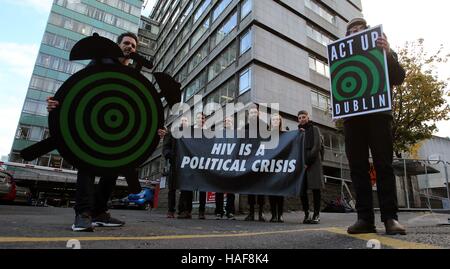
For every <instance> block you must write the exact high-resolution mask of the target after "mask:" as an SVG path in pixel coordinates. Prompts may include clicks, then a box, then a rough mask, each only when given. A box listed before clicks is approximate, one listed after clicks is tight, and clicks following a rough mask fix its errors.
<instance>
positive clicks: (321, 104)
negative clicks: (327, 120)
mask: <svg viewBox="0 0 450 269" xmlns="http://www.w3.org/2000/svg"><path fill="white" fill-rule="evenodd" d="M311 104H312V106H313V107H315V108H317V109H320V110H322V111H329V109H330V108H331V100H330V97H329V96H327V95H325V94H322V93H319V92H316V91H311Z"/></svg>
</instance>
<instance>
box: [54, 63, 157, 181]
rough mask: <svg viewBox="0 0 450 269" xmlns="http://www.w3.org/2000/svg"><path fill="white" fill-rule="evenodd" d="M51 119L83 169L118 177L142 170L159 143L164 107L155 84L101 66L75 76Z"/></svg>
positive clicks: (68, 154)
mask: <svg viewBox="0 0 450 269" xmlns="http://www.w3.org/2000/svg"><path fill="white" fill-rule="evenodd" d="M55 99H56V100H58V101H59V102H60V106H59V107H58V109H56V110H54V111H52V112H51V113H50V115H49V129H50V135H51V137H52V138H53V139H54V140H55V142H56V144H57V145H56V147H57V149H58V151H59V152H60V153H61V155H62V156H63V157H64V158H65V159H67V160H68V161H69V162H70V163H72V164H73V165H74V166H75V167H77V168H78V169H87V170H88V171H91V172H93V173H94V174H96V175H117V174H120V173H121V172H123V171H125V170H127V169H130V168H137V167H139V165H140V164H142V163H143V162H144V161H146V160H147V159H148V158H149V157H150V155H151V154H152V153H153V151H154V150H155V149H156V147H157V145H158V143H159V140H160V138H159V136H158V128H159V127H161V126H163V121H164V118H163V108H162V104H161V101H160V97H159V95H158V93H157V91H156V90H155V88H154V86H153V85H152V84H151V83H150V82H149V81H148V80H147V79H146V78H145V77H144V76H143V75H141V74H140V73H138V72H136V71H135V70H133V69H131V68H129V67H125V66H120V65H99V66H92V67H87V68H85V69H83V70H82V71H80V72H78V73H76V74H74V75H73V76H72V77H70V78H69V79H68V80H67V81H66V82H65V83H64V84H63V85H62V86H61V88H60V89H59V91H58V92H57V93H56V95H55Z"/></svg>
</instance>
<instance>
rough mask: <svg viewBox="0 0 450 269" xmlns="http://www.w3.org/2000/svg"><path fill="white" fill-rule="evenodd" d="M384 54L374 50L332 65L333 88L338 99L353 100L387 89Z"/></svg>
mask: <svg viewBox="0 0 450 269" xmlns="http://www.w3.org/2000/svg"><path fill="white" fill-rule="evenodd" d="M383 58H384V56H383V53H382V52H381V51H379V50H373V51H371V52H370V53H368V54H366V55H364V56H362V55H355V56H352V57H350V58H348V59H345V60H342V61H339V62H336V63H334V64H333V65H332V66H331V77H332V81H331V83H332V88H333V89H335V91H334V92H333V94H334V97H335V98H336V100H337V101H346V100H353V99H355V98H362V97H364V96H372V95H376V94H380V93H383V92H385V91H386V73H385V70H384V66H383V65H384V60H383Z"/></svg>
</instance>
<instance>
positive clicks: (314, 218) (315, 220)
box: [309, 215, 320, 224]
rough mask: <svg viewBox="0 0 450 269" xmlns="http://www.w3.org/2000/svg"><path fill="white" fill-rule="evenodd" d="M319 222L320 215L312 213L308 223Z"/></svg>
mask: <svg viewBox="0 0 450 269" xmlns="http://www.w3.org/2000/svg"><path fill="white" fill-rule="evenodd" d="M319 223H320V216H319V215H314V216H313V218H312V220H311V221H310V222H309V224H319Z"/></svg>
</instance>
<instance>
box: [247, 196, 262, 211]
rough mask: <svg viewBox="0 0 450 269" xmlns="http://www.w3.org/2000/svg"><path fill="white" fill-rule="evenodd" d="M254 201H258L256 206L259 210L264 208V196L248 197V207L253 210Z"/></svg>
mask: <svg viewBox="0 0 450 269" xmlns="http://www.w3.org/2000/svg"><path fill="white" fill-rule="evenodd" d="M256 200H258V205H259V207H260V208H262V207H264V204H265V197H264V195H252V194H250V195H249V196H248V205H249V206H250V208H255V204H256Z"/></svg>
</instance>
